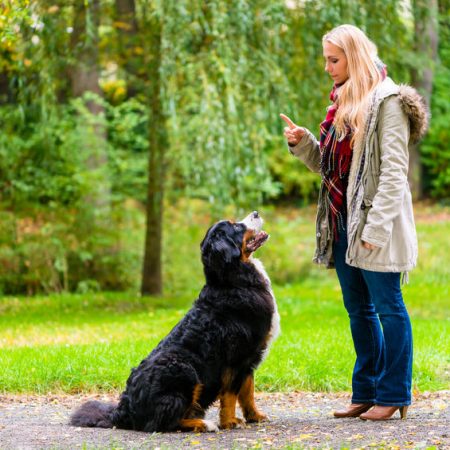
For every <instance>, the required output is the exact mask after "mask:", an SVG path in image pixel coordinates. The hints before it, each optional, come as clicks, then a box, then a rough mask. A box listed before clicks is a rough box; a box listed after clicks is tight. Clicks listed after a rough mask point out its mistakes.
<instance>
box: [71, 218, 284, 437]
mask: <svg viewBox="0 0 450 450" xmlns="http://www.w3.org/2000/svg"><path fill="white" fill-rule="evenodd" d="M262 224H263V220H262V218H261V217H260V216H259V214H258V212H256V211H254V212H253V213H251V214H249V215H248V216H247V217H246V218H245V219H244V220H242V221H240V222H231V221H225V220H223V221H220V222H218V223H216V224H215V225H213V226H212V227H211V228H209V230H208V231H207V233H206V236H205V238H204V239H203V241H202V243H201V245H200V248H201V258H202V262H203V267H204V274H205V278H206V284H205V286H204V287H203V289H202V290H201V292H200V295H199V297H198V299H197V300H196V301H195V302H194V304H193V306H192V308H191V309H190V310H189V311H188V313H187V314H186V316H185V317H184V318H183V319H182V320H181V321H180V322H179V323H178V324H177V325H176V326H175V327H174V328H173V329H172V331H171V332H170V333H169V334H168V335H167V336H166V337H165V338H164V339H163V340H162V341H161V342H160V343H159V344H158V345H157V347H156V348H155V349H154V350H153V351H152V352H151V353H150V355H149V356H147V358H145V359H144V360H143V361H142V362H141V363H140V365H139V366H138V367H137V368H134V369H132V371H131V374H130V377H129V378H128V381H127V384H126V388H125V391H124V392H123V393H122V394H121V397H120V400H119V403H118V404H112V403H101V402H98V401H89V402H87V403H85V404H83V405H82V406H81V407H80V408H79V409H78V410H77V411H76V412H75V413H74V414H73V415H72V417H71V419H70V424H71V425H74V426H81V427H102V428H112V427H117V428H122V429H129V430H139V431H146V432H170V431H177V430H182V431H198V432H204V431H217V430H218V427H217V425H216V423H215V422H213V421H209V420H205V419H204V417H205V412H206V410H207V409H208V407H209V406H211V404H212V403H213V402H214V401H216V400H217V399H218V400H220V415H219V417H220V421H219V426H220V428H221V429H231V428H235V427H239V426H241V425H242V423H243V420H242V419H240V418H237V417H236V403H237V402H238V403H239V405H240V407H241V409H242V413H243V416H244V419H245V421H246V422H247V423H250V422H260V421H262V420H266V419H267V417H266V416H265V415H264V414H263V413H261V412H260V411H259V410H258V409H257V407H256V404H255V399H254V378H253V373H254V371H255V369H256V368H257V367H258V365H259V364H260V363H261V362H262V361H263V359H264V358H265V357H266V355H267V353H268V350H269V346H270V344H271V342H272V341H273V339H274V338H275V337H276V336H277V334H278V332H279V320H280V318H279V314H278V310H277V304H276V301H275V297H274V295H273V292H272V288H271V283H270V280H269V277H268V276H267V274H266V271H265V270H264V268H263V265H262V264H261V262H260V261H259V260H257V259H255V258H253V257H252V255H253V252H255V251H256V250H257V249H258V248H259V247H261V246H262V245H263V244H264V243H265V242H266V241H267V239H268V238H269V236H268V234H267V233H266V232H265V231H262Z"/></svg>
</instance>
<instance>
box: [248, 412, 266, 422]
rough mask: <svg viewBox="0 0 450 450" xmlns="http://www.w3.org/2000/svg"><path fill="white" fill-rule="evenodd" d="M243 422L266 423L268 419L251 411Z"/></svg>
mask: <svg viewBox="0 0 450 450" xmlns="http://www.w3.org/2000/svg"><path fill="white" fill-rule="evenodd" d="M245 420H246V422H247V423H255V422H265V421H268V420H269V418H268V417H267V416H266V415H265V414H262V413H260V412H259V411H253V412H251V413H249V414H247V416H246V417H245Z"/></svg>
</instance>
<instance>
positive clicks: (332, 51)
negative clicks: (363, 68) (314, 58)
mask: <svg viewBox="0 0 450 450" xmlns="http://www.w3.org/2000/svg"><path fill="white" fill-rule="evenodd" d="M323 57H324V58H325V71H326V72H328V73H329V75H330V77H331V78H332V79H333V81H334V82H335V83H336V84H341V83H344V81H346V80H347V79H348V72H347V57H346V56H345V53H344V51H343V50H342V49H341V48H339V47H338V46H337V45H334V44H332V43H331V42H328V41H325V42H324V43H323Z"/></svg>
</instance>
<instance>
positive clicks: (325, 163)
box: [280, 25, 427, 420]
mask: <svg viewBox="0 0 450 450" xmlns="http://www.w3.org/2000/svg"><path fill="white" fill-rule="evenodd" d="M322 43H323V54H324V57H325V70H326V71H327V72H328V73H329V75H330V76H331V78H332V79H333V81H334V85H333V89H332V91H331V95H330V99H331V100H332V102H333V103H332V105H331V106H330V107H329V108H328V110H327V114H326V118H325V120H324V121H323V122H322V123H321V126H320V141H319V142H318V141H317V140H316V138H315V137H314V136H313V134H312V133H311V132H310V131H309V130H307V129H305V128H302V127H299V126H297V125H295V124H294V123H293V122H292V121H291V120H290V119H289V118H288V117H286V116H284V115H283V114H281V115H280V116H281V118H282V119H283V120H284V121H285V122H286V123H287V124H288V126H287V127H286V128H285V131H284V135H285V137H286V139H287V141H288V144H289V150H290V152H291V153H292V154H293V155H295V156H296V157H298V158H299V159H300V160H302V161H303V162H304V163H305V164H306V166H307V167H308V168H309V169H310V170H312V171H314V172H320V173H321V176H322V185H321V189H320V195H319V203H318V212H317V223H316V227H317V228H316V237H317V248H316V253H315V256H314V261H315V262H317V263H319V264H325V265H326V266H327V267H329V268H331V267H335V268H336V272H337V275H338V279H339V282H340V285H341V289H342V294H343V298H344V305H345V308H346V310H347V312H348V315H349V317H350V328H351V332H352V338H353V343H354V347H355V352H356V363H355V366H354V370H353V377H352V390H353V394H352V402H351V404H350V405H349V406H348V407H346V408H345V409H343V410H340V411H335V413H334V415H335V417H360V418H361V419H364V420H385V419H389V418H390V417H391V416H392V415H393V414H394V413H395V412H396V411H397V410H400V415H401V417H402V418H405V417H406V411H407V408H408V406H409V405H410V403H411V379H412V332H411V324H410V320H409V316H408V312H407V310H406V308H405V305H404V303H403V299H402V293H401V289H400V275H401V273H402V272H403V275H404V279H406V278H407V277H406V276H407V273H408V271H410V270H411V269H412V268H413V267H414V266H415V265H416V259H417V237H416V231H415V225H414V218H413V211H412V201H411V193H410V190H409V185H408V180H407V173H408V144H409V143H410V142H414V141H417V140H418V139H419V138H420V137H421V136H422V135H423V134H424V133H425V131H426V126H427V114H426V110H425V107H424V104H423V102H422V99H421V98H420V96H419V95H418V94H417V93H416V92H415V91H414V89H412V88H411V87H408V86H398V85H396V84H395V83H394V82H393V81H392V80H391V79H390V78H389V77H387V72H386V68H385V66H384V65H383V64H382V62H381V61H380V60H379V59H378V57H377V49H376V46H375V45H374V44H373V43H372V42H371V41H370V40H369V39H368V38H367V36H366V35H365V34H364V33H363V32H362V31H361V30H360V29H359V28H357V27H354V26H352V25H341V26H339V27H336V28H334V29H333V30H332V31H331V32H329V33H328V34H326V35H325V36H324V37H323V41H322ZM380 322H381V323H380Z"/></svg>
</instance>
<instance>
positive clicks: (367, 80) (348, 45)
mask: <svg viewBox="0 0 450 450" xmlns="http://www.w3.org/2000/svg"><path fill="white" fill-rule="evenodd" d="M325 41H327V42H331V43H332V44H334V45H336V46H338V47H339V48H341V49H342V50H343V52H344V53H345V56H346V58H347V71H348V79H347V81H346V82H345V83H344V84H343V85H342V86H341V87H339V89H338V91H337V97H338V99H337V102H338V105H339V108H338V110H337V111H336V117H335V122H334V126H335V128H336V131H337V134H338V138H340V139H342V138H343V137H344V136H345V132H346V126H349V127H350V128H351V129H352V132H353V136H352V145H355V144H358V143H359V142H360V141H361V139H362V137H363V134H364V127H365V123H366V118H367V117H366V116H367V111H368V107H369V102H370V99H371V94H372V93H373V91H374V90H375V88H376V87H377V86H378V85H379V84H380V83H381V81H382V75H381V72H380V70H379V67H377V63H376V60H377V59H378V57H377V53H378V51H377V47H376V45H375V44H374V43H373V42H372V41H371V40H370V39H369V38H368V37H367V36H366V35H365V34H364V32H363V31H361V30H360V29H359V28H357V27H355V26H353V25H340V26H338V27H336V28H333V29H332V30H331V31H330V32H328V33H327V34H325V35H324V36H323V38H322V43H323V42H325Z"/></svg>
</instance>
